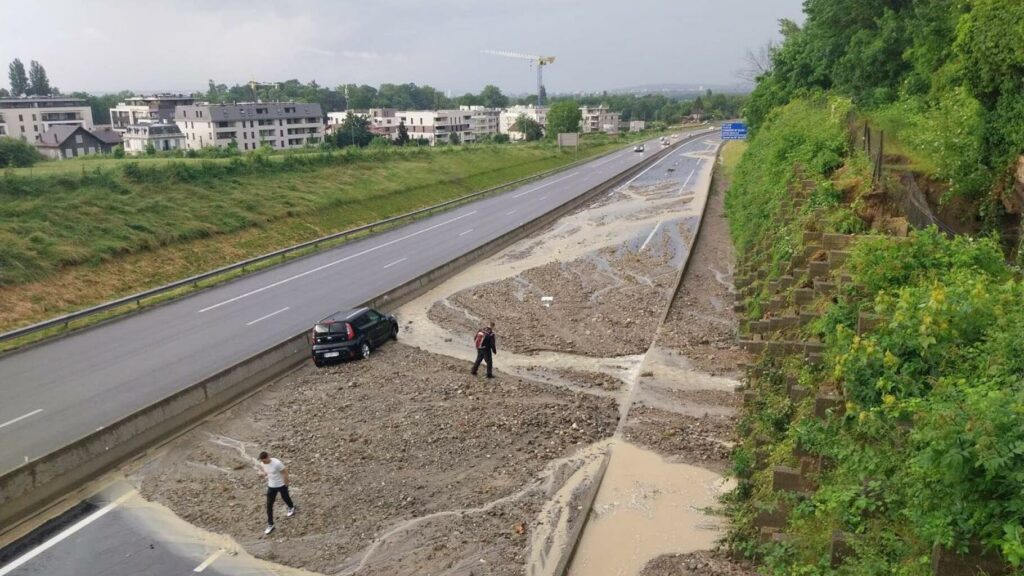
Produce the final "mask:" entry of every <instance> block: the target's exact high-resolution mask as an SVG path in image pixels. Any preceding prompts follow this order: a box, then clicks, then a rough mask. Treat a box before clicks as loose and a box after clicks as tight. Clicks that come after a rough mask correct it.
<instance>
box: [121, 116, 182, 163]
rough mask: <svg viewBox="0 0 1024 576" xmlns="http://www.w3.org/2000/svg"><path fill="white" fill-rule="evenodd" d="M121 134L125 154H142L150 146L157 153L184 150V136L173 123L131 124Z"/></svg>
mask: <svg viewBox="0 0 1024 576" xmlns="http://www.w3.org/2000/svg"><path fill="white" fill-rule="evenodd" d="M122 133H123V135H124V151H125V153H126V154H132V155H134V154H143V153H145V152H146V149H147V148H148V147H150V146H152V147H153V150H155V151H157V152H166V151H169V150H180V149H183V148H185V135H184V134H182V132H181V128H179V127H178V125H177V124H175V123H173V122H152V123H147V124H133V125H131V126H128V127H126V128H124V130H123V132H122Z"/></svg>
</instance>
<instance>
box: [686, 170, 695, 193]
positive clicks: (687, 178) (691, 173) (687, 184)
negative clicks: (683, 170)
mask: <svg viewBox="0 0 1024 576" xmlns="http://www.w3.org/2000/svg"><path fill="white" fill-rule="evenodd" d="M696 171H697V169H696V168H694V169H693V170H690V175H689V176H687V177H686V182H683V190H686V187H687V186H689V185H690V179H691V178H693V174H694V173H695V172H696Z"/></svg>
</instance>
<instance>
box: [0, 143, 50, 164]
mask: <svg viewBox="0 0 1024 576" xmlns="http://www.w3.org/2000/svg"><path fill="white" fill-rule="evenodd" d="M42 159H43V155H42V154H40V153H39V151H38V150H36V147H35V146H33V145H31V144H29V143H28V142H25V141H23V140H20V139H18V138H8V137H6V136H0V168H8V167H12V168H25V167H28V166H32V165H34V164H35V163H36V162H39V161H40V160H42Z"/></svg>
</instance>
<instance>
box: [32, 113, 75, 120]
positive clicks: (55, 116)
mask: <svg viewBox="0 0 1024 576" xmlns="http://www.w3.org/2000/svg"><path fill="white" fill-rule="evenodd" d="M40 118H41V119H42V121H43V122H81V121H82V115H81V114H79V113H78V112H44V113H42V114H41V115H40Z"/></svg>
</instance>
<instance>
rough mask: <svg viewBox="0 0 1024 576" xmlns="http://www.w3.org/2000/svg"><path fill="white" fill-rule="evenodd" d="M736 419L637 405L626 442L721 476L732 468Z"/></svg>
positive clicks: (628, 428)
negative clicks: (699, 416) (695, 414)
mask: <svg viewBox="0 0 1024 576" xmlns="http://www.w3.org/2000/svg"><path fill="white" fill-rule="evenodd" d="M735 426H736V423H735V418H734V417H732V416H711V415H709V416H704V417H701V418H697V417H693V416H687V415H683V414H678V413H676V412H670V411H667V410H659V409H657V408H650V407H648V406H638V405H634V406H633V407H632V409H630V411H629V423H628V425H627V426H626V429H625V435H626V439H627V440H629V441H630V442H632V443H633V444H636V445H638V446H643V447H644V448H648V449H650V450H654V451H655V452H657V453H659V454H661V455H662V456H667V457H669V458H671V459H672V460H674V461H676V462H682V463H685V464H693V465H695V466H701V467H703V468H707V469H709V470H712V471H714V472H718V473H720V474H722V473H725V472H726V471H727V470H728V469H729V456H730V453H731V450H732V449H731V448H730V446H731V442H732V440H733V437H734V430H735Z"/></svg>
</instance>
